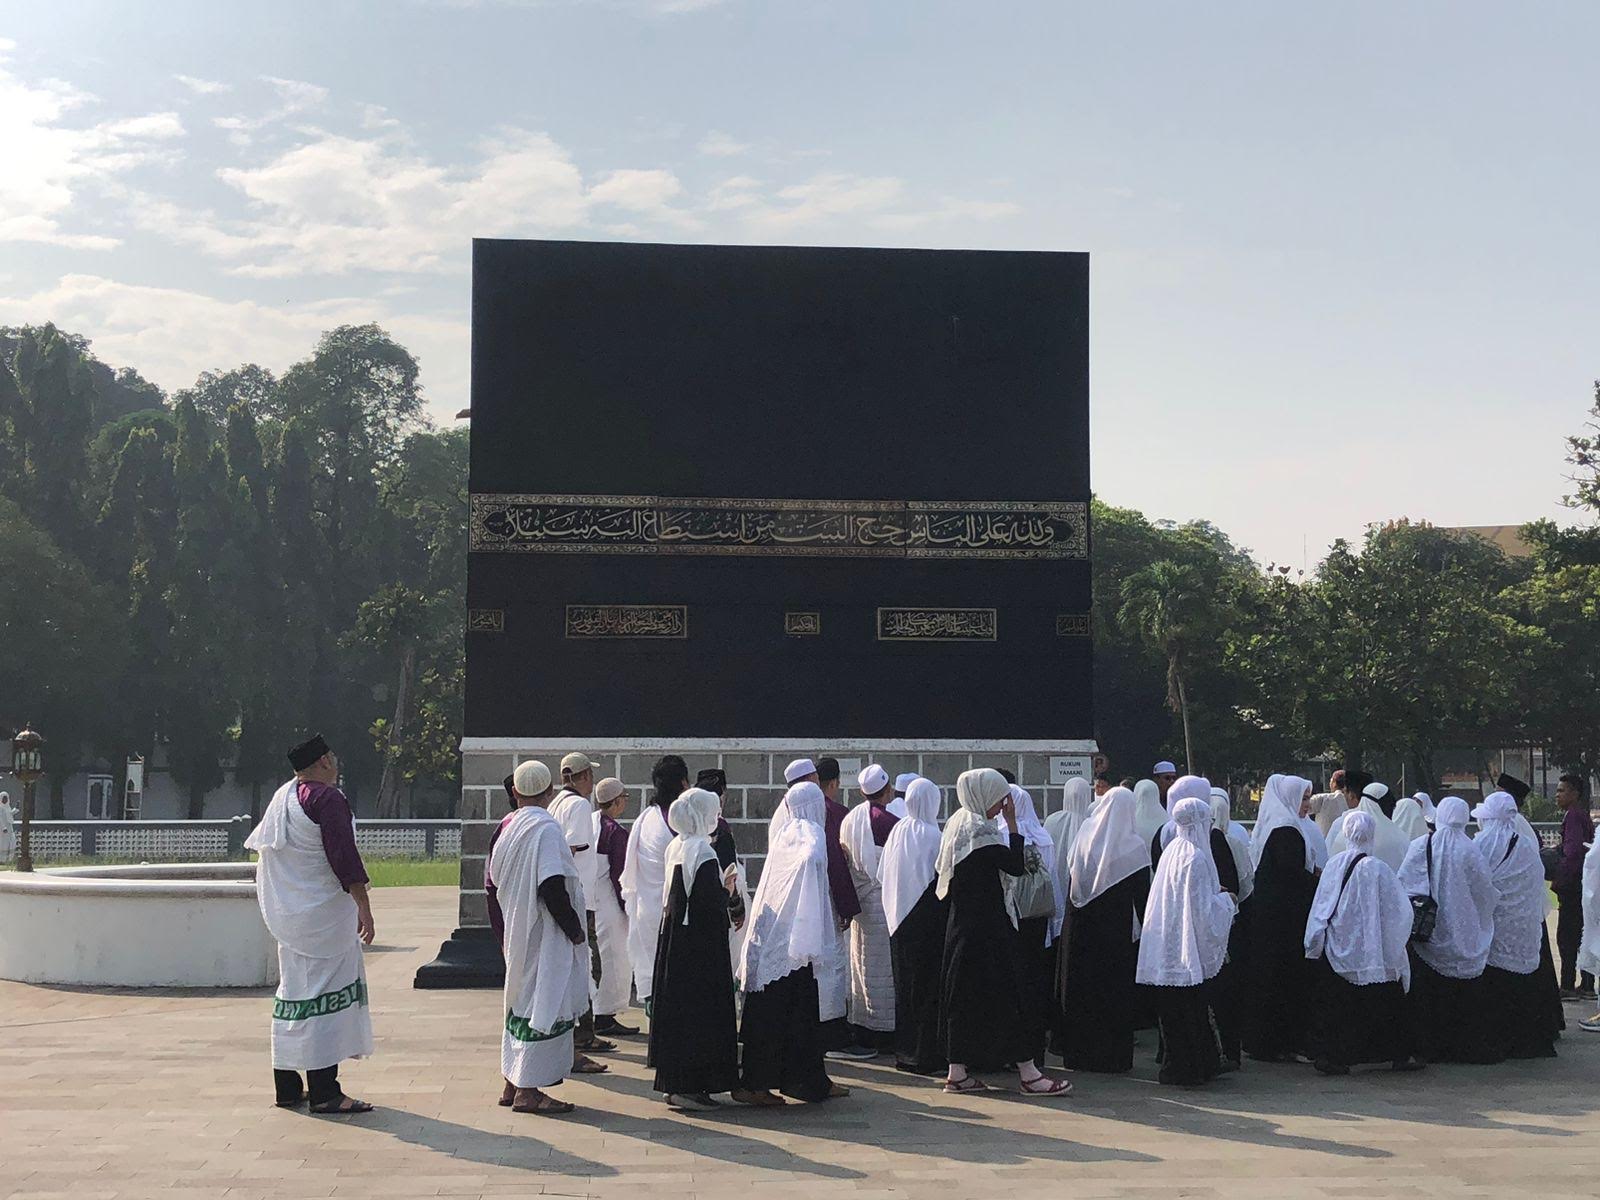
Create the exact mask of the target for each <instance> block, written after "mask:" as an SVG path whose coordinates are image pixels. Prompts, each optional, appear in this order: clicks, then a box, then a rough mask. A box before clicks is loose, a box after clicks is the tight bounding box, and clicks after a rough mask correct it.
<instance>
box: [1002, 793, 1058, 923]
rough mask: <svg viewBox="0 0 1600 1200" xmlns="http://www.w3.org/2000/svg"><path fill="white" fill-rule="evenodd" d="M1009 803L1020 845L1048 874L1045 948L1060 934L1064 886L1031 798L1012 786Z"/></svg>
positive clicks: (1051, 844)
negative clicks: (1051, 904) (1029, 848)
mask: <svg viewBox="0 0 1600 1200" xmlns="http://www.w3.org/2000/svg"><path fill="white" fill-rule="evenodd" d="M1011 804H1012V806H1013V807H1014V808H1015V809H1016V813H1017V832H1018V833H1020V834H1021V835H1022V841H1023V844H1024V845H1027V846H1032V847H1033V848H1034V849H1035V850H1037V851H1038V852H1039V857H1040V858H1041V859H1043V860H1044V869H1045V870H1046V871H1048V872H1049V873H1050V894H1051V897H1052V898H1053V899H1054V901H1055V911H1054V912H1052V913H1051V914H1050V924H1049V927H1048V928H1047V929H1046V932H1045V939H1044V944H1045V945H1046V946H1048V945H1049V944H1050V943H1051V942H1053V941H1055V940H1056V935H1057V934H1059V933H1060V932H1061V922H1062V920H1063V918H1065V916H1066V913H1067V889H1066V883H1065V881H1064V880H1063V879H1062V878H1061V874H1060V872H1058V871H1057V870H1056V844H1055V839H1054V838H1052V837H1051V836H1050V830H1049V829H1048V828H1047V827H1046V826H1045V825H1044V823H1043V822H1042V821H1040V820H1039V813H1038V810H1037V809H1035V808H1034V807H1033V796H1032V795H1031V794H1030V793H1029V792H1027V791H1026V790H1024V789H1023V788H1020V787H1018V786H1017V785H1016V784H1014V783H1013V784H1012V785H1011ZM1002 819H1003V818H1002Z"/></svg>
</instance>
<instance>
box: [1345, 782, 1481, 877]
mask: <svg viewBox="0 0 1600 1200" xmlns="http://www.w3.org/2000/svg"><path fill="white" fill-rule="evenodd" d="M1462 803H1463V804H1465V803H1466V801H1462ZM1353 812H1364V813H1366V814H1367V815H1368V816H1369V817H1371V818H1372V824H1373V835H1372V856H1373V857H1374V858H1381V859H1383V861H1384V862H1386V863H1388V864H1389V866H1390V868H1391V869H1392V870H1395V871H1398V870H1399V869H1400V864H1401V863H1403V862H1404V861H1405V859H1406V851H1407V850H1408V849H1409V848H1410V846H1411V839H1410V838H1409V837H1407V836H1406V834H1405V831H1404V830H1402V829H1401V828H1400V827H1399V826H1398V825H1396V824H1395V823H1394V822H1393V821H1392V820H1390V819H1389V817H1388V816H1387V815H1385V813H1384V811H1383V808H1382V807H1381V806H1380V805H1379V804H1378V802H1377V801H1376V800H1374V799H1373V798H1372V797H1371V796H1362V797H1361V803H1360V804H1358V805H1356V807H1354V808H1352V809H1351V810H1350V812H1347V813H1345V815H1344V816H1342V817H1340V818H1339V819H1338V820H1337V821H1335V822H1334V823H1333V829H1332V830H1331V831H1330V832H1329V834H1328V854H1329V855H1330V856H1331V855H1335V854H1339V853H1341V852H1343V851H1345V850H1348V849H1349V848H1350V847H1349V846H1348V845H1346V844H1345V842H1346V839H1345V835H1344V823H1345V821H1346V820H1348V819H1349V817H1350V813H1353ZM1462 836H1463V837H1465V836H1466V835H1465V834H1463V835H1462Z"/></svg>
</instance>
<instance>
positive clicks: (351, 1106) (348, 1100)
mask: <svg viewBox="0 0 1600 1200" xmlns="http://www.w3.org/2000/svg"><path fill="white" fill-rule="evenodd" d="M311 1111H312V1112H314V1113H316V1114H317V1115H318V1116H323V1117H354V1116H359V1115H360V1114H362V1113H369V1112H371V1111H372V1105H370V1104H368V1103H367V1102H366V1101H365V1100H357V1099H356V1098H355V1097H354V1096H340V1097H339V1098H338V1099H337V1100H329V1101H326V1102H325V1103H322V1104H313V1105H312V1106H311Z"/></svg>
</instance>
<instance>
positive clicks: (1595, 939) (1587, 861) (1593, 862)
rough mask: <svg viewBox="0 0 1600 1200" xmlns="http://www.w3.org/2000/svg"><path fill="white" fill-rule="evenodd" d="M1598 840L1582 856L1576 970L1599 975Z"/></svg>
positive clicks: (1599, 880)
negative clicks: (1581, 938)
mask: <svg viewBox="0 0 1600 1200" xmlns="http://www.w3.org/2000/svg"><path fill="white" fill-rule="evenodd" d="M1597 848H1600V838H1596V839H1595V840H1594V841H1593V842H1592V843H1590V845H1589V852H1588V853H1587V854H1585V855H1584V856H1583V941H1582V942H1581V943H1579V945H1578V970H1580V971H1587V972H1588V973H1589V974H1591V975H1597V974H1600V849H1597Z"/></svg>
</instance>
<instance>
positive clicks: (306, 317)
mask: <svg viewBox="0 0 1600 1200" xmlns="http://www.w3.org/2000/svg"><path fill="white" fill-rule="evenodd" d="M43 321H54V322H55V323H56V324H57V325H59V326H61V327H62V328H64V329H69V330H71V331H72V332H74V333H81V334H83V335H84V336H85V337H87V338H89V340H90V341H91V342H93V344H94V350H95V353H96V354H97V355H99V356H100V358H101V359H103V360H104V361H106V362H109V363H112V364H115V365H119V366H121V365H127V366H132V367H136V368H137V369H138V370H139V372H140V373H141V374H142V375H144V376H145V377H146V378H148V379H151V380H153V381H154V382H156V383H158V384H160V385H161V386H162V387H164V388H167V389H168V390H174V389H177V388H181V387H188V386H189V385H190V384H192V383H193V382H194V381H195V378H196V377H197V376H198V375H199V374H200V372H202V371H207V370H227V369H230V368H232V367H234V366H237V365H239V364H240V363H244V362H253V363H258V364H260V365H261V366H264V367H267V368H269V369H270V370H273V371H282V370H284V369H285V368H286V367H288V366H289V365H290V364H291V363H294V362H296V361H298V360H300V359H302V358H304V357H306V355H308V354H309V353H310V352H311V350H312V348H313V346H314V345H315V344H316V340H317V338H318V336H320V335H321V334H322V333H323V332H324V331H326V330H329V329H332V328H334V327H335V326H337V325H345V324H361V323H365V322H368V321H375V322H377V323H378V324H380V325H382V326H383V327H384V328H385V329H387V330H388V331H389V332H390V333H391V334H393V335H394V336H395V338H396V339H397V340H398V341H399V342H400V343H401V344H402V345H404V346H405V347H406V348H407V349H408V350H410V351H411V352H412V353H413V354H415V355H416V356H417V360H418V363H419V364H420V366H421V369H422V379H423V383H424V386H425V388H426V389H427V396H428V400H429V407H430V409H431V410H432V411H433V412H434V414H435V415H436V416H437V415H442V414H446V413H453V412H455V411H456V410H457V409H459V408H461V407H463V406H465V405H466V404H467V402H468V400H467V396H468V391H467V379H468V361H467V355H468V347H469V337H468V330H467V324H466V322H465V321H464V320H461V319H456V318H451V317H442V316H433V315H426V314H416V313H412V314H406V313H401V312H397V311H395V310H393V309H392V308H390V307H389V306H388V305H386V304H383V303H381V302H378V301H374V300H370V299H365V298H358V297H349V298H344V297H341V298H334V299H327V300H319V301H315V302H311V303H306V304H295V305H276V304H258V303H256V302H255V301H253V300H221V299H218V298H217V297H215V296H208V295H205V294H203V293H200V292H194V291H187V290H184V289H179V288H161V287H143V286H139V285H135V284H128V283H120V282H118V281H116V280H114V279H106V278H104V277H101V276H98V275H66V276H63V277H62V278H61V279H60V280H59V281H58V282H57V283H56V284H55V285H53V286H51V287H46V288H44V289H42V290H40V291H38V292H35V293H34V294H32V295H29V296H0V324H8V323H23V322H34V323H37V322H43Z"/></svg>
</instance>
